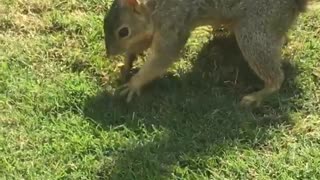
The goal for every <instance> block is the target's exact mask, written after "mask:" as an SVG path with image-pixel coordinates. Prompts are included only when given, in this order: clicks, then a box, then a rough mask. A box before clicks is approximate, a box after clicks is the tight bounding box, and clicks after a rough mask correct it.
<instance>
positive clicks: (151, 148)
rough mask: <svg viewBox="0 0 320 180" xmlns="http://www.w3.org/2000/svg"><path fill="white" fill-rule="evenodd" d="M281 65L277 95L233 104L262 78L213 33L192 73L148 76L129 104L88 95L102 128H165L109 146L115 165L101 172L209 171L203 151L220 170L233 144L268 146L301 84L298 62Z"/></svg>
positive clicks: (133, 175)
mask: <svg viewBox="0 0 320 180" xmlns="http://www.w3.org/2000/svg"><path fill="white" fill-rule="evenodd" d="M284 69H285V72H286V77H287V79H286V82H285V83H284V85H283V88H282V90H281V92H280V93H279V95H275V96H274V97H273V98H270V99H269V100H268V101H267V102H265V104H264V106H263V107H262V108H260V109H258V110H255V111H245V110H242V109H241V108H239V107H238V103H239V100H240V98H241V97H242V96H243V95H244V94H246V93H248V92H251V91H254V90H256V89H258V88H261V87H262V82H261V81H260V80H259V79H258V78H257V77H256V76H255V75H254V74H253V73H252V71H251V70H250V68H249V67H248V66H247V64H246V63H245V62H244V60H243V58H242V55H241V53H240V51H239V49H238V47H237V45H236V43H235V39H234V38H233V37H229V38H226V37H222V38H219V37H216V38H214V39H213V40H212V41H209V42H208V43H207V44H206V45H205V46H204V48H203V49H202V50H201V52H200V53H199V55H198V57H197V58H196V59H195V61H194V64H193V71H192V72H190V73H187V74H185V75H183V76H182V77H180V78H176V77H173V76H170V75H168V76H166V77H164V78H161V79H159V80H157V81H155V82H153V83H152V84H151V85H150V86H148V87H147V88H146V89H145V90H144V92H143V96H142V97H140V98H136V99H135V100H134V101H133V102H132V103H130V104H126V103H125V102H124V100H123V99H119V98H118V97H116V96H112V95H111V94H110V95H108V94H107V93H103V94H100V95H97V96H96V97H93V98H92V99H89V100H88V102H87V105H86V107H85V111H84V112H85V115H86V116H87V117H88V118H90V119H92V120H93V121H95V122H97V123H98V124H100V125H101V127H103V128H105V129H106V130H109V129H110V127H111V128H112V127H116V126H119V125H124V126H125V127H126V128H129V129H130V130H131V131H133V132H136V133H137V134H140V135H141V136H143V135H144V132H141V127H142V126H143V127H144V128H145V129H146V130H147V131H150V132H153V131H154V127H156V128H157V129H163V130H165V132H166V133H165V134H166V135H164V136H161V137H159V136H156V135H155V137H154V138H153V140H152V141H151V142H148V143H142V145H139V143H137V144H136V145H133V146H132V147H128V149H126V150H125V151H124V152H117V150H114V151H115V156H116V157H117V158H116V159H117V160H116V162H115V166H114V167H112V168H111V169H109V168H110V165H106V168H105V169H101V173H99V174H98V176H99V177H101V179H161V177H162V178H164V179H167V178H168V177H171V176H176V177H180V178H182V179H184V178H185V177H184V176H185V174H184V173H183V171H178V170H177V168H174V167H173V166H179V167H181V168H184V167H188V169H189V170H191V171H195V172H199V173H201V174H203V175H204V176H210V175H212V174H211V173H212V172H210V171H209V170H208V167H207V164H206V163H205V162H204V159H206V158H205V157H208V156H209V157H210V158H213V160H214V161H213V163H211V165H210V168H215V167H216V168H217V169H218V168H219V167H220V166H221V159H223V157H224V156H225V155H226V153H227V152H228V151H229V150H232V149H233V148H235V147H244V148H249V149H256V148H262V147H264V146H266V145H265V141H266V140H268V139H269V138H270V137H268V136H269V135H268V134H267V133H265V132H266V131H267V130H268V129H269V128H271V127H273V128H276V127H277V126H279V125H280V124H287V125H290V124H291V123H293V122H292V121H291V119H290V114H288V113H290V112H291V111H292V110H294V108H295V105H294V104H293V103H292V102H291V100H290V99H292V97H293V96H294V95H295V94H297V91H299V89H298V88H297V87H296V86H295V84H294V78H295V68H294V67H293V66H292V65H290V63H285V64H284ZM147 134H148V133H147ZM151 134H152V133H151ZM149 135H150V134H149ZM107 167H108V168H107Z"/></svg>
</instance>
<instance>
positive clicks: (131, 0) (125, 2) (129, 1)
mask: <svg viewBox="0 0 320 180" xmlns="http://www.w3.org/2000/svg"><path fill="white" fill-rule="evenodd" d="M119 2H120V5H121V6H130V7H133V8H134V7H136V6H138V5H140V3H141V2H140V0H119Z"/></svg>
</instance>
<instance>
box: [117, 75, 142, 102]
mask: <svg viewBox="0 0 320 180" xmlns="http://www.w3.org/2000/svg"><path fill="white" fill-rule="evenodd" d="M140 89H141V88H140V86H136V84H135V83H134V81H133V80H132V79H131V80H130V81H129V82H128V83H126V84H124V85H122V86H120V87H119V90H120V93H119V94H120V96H126V95H127V99H126V102H127V103H129V102H131V100H132V99H133V96H134V95H138V96H140V94H141V91H140Z"/></svg>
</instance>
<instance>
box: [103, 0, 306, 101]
mask: <svg viewBox="0 0 320 180" xmlns="http://www.w3.org/2000/svg"><path fill="white" fill-rule="evenodd" d="M307 1H308V0H114V2H113V3H112V5H111V7H110V10H109V11H108V12H107V13H106V15H105V17H104V27H103V28H104V35H105V37H104V40H105V47H106V53H107V56H109V57H110V56H115V55H120V54H125V63H124V64H125V65H124V67H123V69H122V70H121V74H122V75H121V76H123V77H124V76H127V75H128V72H129V71H130V69H131V68H132V63H133V61H135V59H136V58H137V56H138V55H139V54H140V53H142V52H144V51H146V50H148V54H147V59H146V62H145V63H144V64H143V66H142V67H141V69H140V70H139V71H138V72H137V73H136V74H135V75H133V76H132V77H131V78H130V79H128V80H127V81H126V83H124V84H123V85H121V86H120V87H119V89H120V95H121V96H126V101H127V102H128V103H129V102H130V101H131V100H132V98H133V96H135V95H138V96H139V95H140V94H141V89H142V88H143V86H144V85H146V84H147V83H150V82H151V81H153V80H155V79H156V78H158V77H160V76H162V75H164V74H165V73H166V70H167V69H168V68H169V67H170V66H171V65H172V64H173V62H175V61H176V60H177V59H178V57H179V55H180V53H181V50H182V49H183V47H184V45H185V44H186V43H187V40H188V38H189V37H190V35H191V31H193V30H194V29H195V28H197V27H199V26H207V25H208V26H212V27H219V26H224V27H225V28H227V29H228V31H230V32H232V33H233V34H234V35H235V37H236V41H237V44H238V46H239V48H240V50H241V52H242V54H243V56H244V58H245V60H246V61H247V62H248V64H249V66H250V68H251V69H252V70H253V71H254V72H255V73H256V74H257V75H258V77H259V78H260V79H261V80H263V82H264V88H263V89H261V90H258V91H256V92H252V93H249V94H247V95H245V96H244V97H242V99H241V101H240V104H241V105H242V106H244V107H252V106H255V107H257V106H260V105H261V102H262V101H263V100H264V99H265V98H266V97H268V96H269V95H271V94H273V93H275V92H277V91H278V90H280V88H281V86H282V83H283V81H284V73H283V70H282V67H281V61H280V60H281V49H282V45H283V44H284V43H285V39H286V36H287V32H288V31H289V29H290V28H291V26H292V25H293V24H294V23H295V21H296V20H297V18H298V16H299V15H300V14H301V13H303V12H305V11H306V6H307V3H308V2H307Z"/></svg>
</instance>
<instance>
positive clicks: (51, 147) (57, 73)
mask: <svg viewBox="0 0 320 180" xmlns="http://www.w3.org/2000/svg"><path fill="white" fill-rule="evenodd" d="M108 5H110V1H108V0H92V1H88V0H72V1H66V0H61V1H52V0H43V1H40V0H17V1H10V0H4V1H1V3H0V152H1V153H0V177H1V179H121V180H123V179H319V178H320V169H319V165H320V114H319V112H320V76H319V73H317V72H319V69H320V62H319V59H320V55H319V50H320V29H319V24H320V10H319V8H313V9H312V10H310V11H309V12H307V13H306V14H303V16H301V17H300V18H299V20H298V22H297V25H296V26H295V27H294V28H293V29H292V30H291V31H290V33H289V36H290V42H289V43H288V45H286V46H285V47H284V48H283V55H284V64H285V66H284V68H285V70H286V71H285V72H286V77H287V79H286V81H285V83H284V85H283V88H282V89H281V91H280V93H279V94H277V95H275V96H273V97H272V98H270V99H269V100H268V101H267V102H266V103H265V104H264V106H263V107H261V108H260V109H258V110H255V111H244V110H241V109H240V108H239V107H238V104H239V100H240V98H241V97H242V96H243V95H244V94H245V93H247V92H250V91H252V90H254V89H256V88H259V87H261V82H260V81H259V80H257V78H256V77H255V76H254V74H253V73H252V72H251V71H250V70H249V69H248V67H247V65H246V64H245V63H244V61H243V58H242V57H241V54H240V53H239V50H238V49H237V46H235V43H234V39H233V38H232V37H231V38H228V37H226V38H224V37H222V38H220V37H218V36H217V37H210V36H209V34H208V33H207V32H206V31H204V30H202V29H199V30H197V31H196V32H195V33H194V34H193V36H192V38H191V39H190V41H189V42H188V45H187V46H186V48H185V50H184V53H183V56H182V57H181V60H180V61H179V62H177V63H176V64H175V65H174V66H173V67H172V68H170V71H169V72H168V75H166V76H165V77H163V78H161V79H159V80H157V81H155V82H153V83H152V84H150V85H149V86H147V87H146V88H145V89H144V91H143V96H142V97H141V98H136V99H134V101H133V102H132V103H131V104H128V105H127V104H126V103H125V102H124V100H123V99H121V98H119V97H118V96H116V95H114V91H115V89H116V88H117V87H118V86H119V82H118V77H119V76H118V75H119V69H118V68H117V66H118V64H119V63H120V62H121V59H119V58H115V59H105V57H104V55H105V51H104V45H103V32H102V19H103V15H104V13H105V11H106V10H107V7H108ZM139 64H141V61H140V62H139V63H138V65H139Z"/></svg>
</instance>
